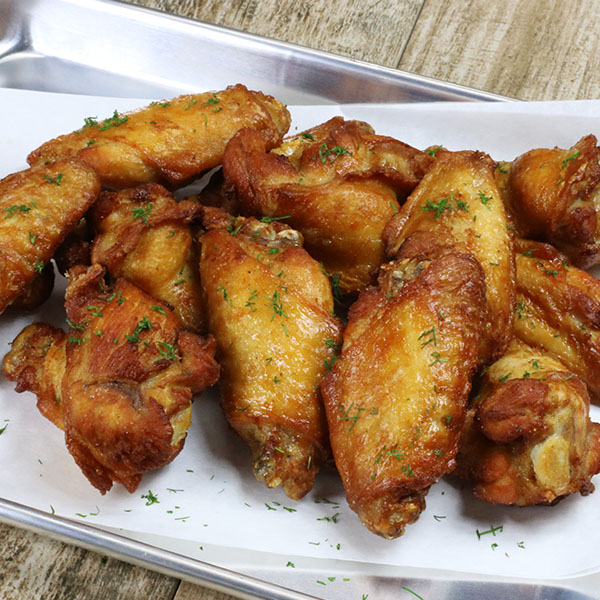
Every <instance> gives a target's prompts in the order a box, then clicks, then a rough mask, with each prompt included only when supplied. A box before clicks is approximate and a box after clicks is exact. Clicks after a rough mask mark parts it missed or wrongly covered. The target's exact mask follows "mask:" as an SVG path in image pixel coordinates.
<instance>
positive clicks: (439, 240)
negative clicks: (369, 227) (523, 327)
mask: <svg viewBox="0 0 600 600" xmlns="http://www.w3.org/2000/svg"><path fill="white" fill-rule="evenodd" d="M494 169H495V163H493V162H492V160H491V159H490V158H489V157H488V156H487V155H485V154H482V153H480V152H470V151H465V152H449V151H447V150H444V149H440V150H439V151H438V152H436V155H435V162H434V164H433V166H432V167H431V169H430V170H429V171H428V172H427V174H426V175H425V177H424V178H423V180H422V181H421V183H420V184H419V185H418V186H417V188H416V189H415V191H414V192H413V193H412V194H411V196H410V197H409V199H408V200H407V202H406V204H404V206H403V207H402V208H401V209H400V212H399V213H398V215H396V216H395V217H394V218H393V219H392V220H391V221H390V223H389V225H388V226H387V227H386V230H385V233H384V239H385V242H386V247H387V251H388V255H389V256H391V257H393V256H395V255H396V253H397V252H398V251H399V249H401V248H402V247H403V246H404V251H405V254H409V255H411V256H415V257H416V256H423V257H427V256H428V255H429V253H430V252H431V251H432V248H437V249H443V248H451V249H456V250H459V251H462V252H467V253H469V254H472V255H473V256H474V257H475V258H476V259H477V260H478V261H479V263H480V264H481V266H482V268H483V271H484V273H485V281H486V288H487V291H486V298H487V317H486V319H485V324H484V332H483V336H482V338H481V349H480V365H486V364H489V363H490V362H492V361H493V360H495V359H496V358H498V357H499V356H501V355H502V354H503V353H504V351H505V350H506V347H507V346H508V343H509V341H510V338H511V334H512V322H513V314H514V313H513V307H514V298H515V283H514V278H515V266H514V253H513V244H512V238H511V236H510V234H509V231H508V229H507V220H506V214H505V211H504V206H503V204H502V199H501V198H500V194H499V192H498V188H497V186H496V182H495V179H494ZM408 246H410V248H409V247H408ZM436 251H437V250H436Z"/></svg>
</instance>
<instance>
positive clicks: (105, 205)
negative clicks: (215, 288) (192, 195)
mask: <svg viewBox="0 0 600 600" xmlns="http://www.w3.org/2000/svg"><path fill="white" fill-rule="evenodd" d="M201 215H202V206H201V205H200V204H198V203H197V202H195V201H192V200H182V201H180V202H177V201H176V200H175V198H174V197H173V196H172V195H171V194H170V193H169V192H168V191H167V190H166V189H165V188H163V187H162V186H160V185H158V184H147V185H145V186H141V187H139V188H135V189H130V190H122V191H120V192H104V193H102V194H101V195H100V199H99V200H98V202H97V203H96V205H95V206H94V228H95V230H96V233H97V235H96V238H95V239H94V243H93V247H92V262H94V263H100V264H103V265H105V266H106V267H107V269H108V271H109V273H110V274H111V275H112V276H113V277H124V278H125V279H127V280H128V281H131V282H132V283H134V284H135V285H137V286H138V287H140V288H141V289H142V290H144V291H145V292H146V293H148V294H150V295H151V296H153V297H154V298H156V299H158V300H161V301H162V302H165V303H166V304H168V305H169V306H170V307H171V308H172V309H173V310H174V312H175V315H176V316H177V318H178V320H179V323H180V324H181V326H182V327H183V328H184V329H190V330H192V331H201V330H203V329H204V318H203V310H202V302H201V289H200V273H199V272H198V252H197V249H196V244H195V242H194V236H193V232H192V227H191V222H192V221H193V220H194V219H196V218H200V217H201Z"/></svg>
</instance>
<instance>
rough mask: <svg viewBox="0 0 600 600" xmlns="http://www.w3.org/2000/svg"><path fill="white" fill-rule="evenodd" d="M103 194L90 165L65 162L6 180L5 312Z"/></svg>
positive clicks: (1, 185)
mask: <svg viewBox="0 0 600 600" xmlns="http://www.w3.org/2000/svg"><path fill="white" fill-rule="evenodd" d="M99 192H100V184H99V181H98V178H97V177H96V175H95V174H94V172H93V171H92V169H90V168H89V167H87V166H86V165H84V164H83V163H80V162H77V161H74V160H62V161H59V162H56V163H54V164H53V165H51V166H48V167H33V168H31V169H27V170H25V171H21V172H19V173H14V174H13V175H9V176H8V177H5V178H4V179H3V180H2V181H0V313H2V312H3V311H4V309H5V308H6V307H7V306H8V305H9V304H11V303H12V302H14V301H15V299H16V298H17V297H18V296H21V295H22V294H24V293H25V292H29V291H30V289H31V288H30V286H31V285H35V284H34V283H33V281H34V279H35V278H36V276H37V275H39V274H40V273H43V271H45V270H46V269H47V268H49V267H47V266H46V265H47V263H48V261H49V260H50V259H51V258H52V255H53V254H54V251H55V250H56V248H57V247H58V246H59V245H60V243H61V242H62V241H63V239H64V238H65V236H66V235H67V233H68V232H69V230H70V229H72V228H73V227H75V226H76V224H77V223H78V221H79V219H81V216H82V215H83V214H84V213H85V211H86V210H87V209H88V207H89V206H90V205H91V204H92V202H94V200H95V199H96V197H97V196H98V193H99Z"/></svg>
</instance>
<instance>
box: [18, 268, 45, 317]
mask: <svg viewBox="0 0 600 600" xmlns="http://www.w3.org/2000/svg"><path fill="white" fill-rule="evenodd" d="M53 289H54V269H53V268H52V265H51V264H50V265H48V268H44V270H43V271H42V272H41V273H38V274H36V276H35V277H34V278H33V279H32V280H31V282H30V283H29V285H27V287H26V288H25V289H24V290H23V292H22V293H21V294H20V295H19V296H17V297H16V298H15V299H14V300H13V301H12V302H11V303H10V305H9V308H17V309H23V310H34V309H36V308H37V307H38V306H41V305H42V304H43V303H44V302H46V300H48V298H49V297H50V294H52V290H53Z"/></svg>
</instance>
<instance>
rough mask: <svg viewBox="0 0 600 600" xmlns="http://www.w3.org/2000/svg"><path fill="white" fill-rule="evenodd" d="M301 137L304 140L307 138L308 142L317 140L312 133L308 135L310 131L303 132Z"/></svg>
mask: <svg viewBox="0 0 600 600" xmlns="http://www.w3.org/2000/svg"><path fill="white" fill-rule="evenodd" d="M300 135H301V136H302V137H303V138H306V139H307V140H311V141H313V142H314V141H315V138H314V136H313V134H312V133H308V131H303V132H302V133H301V134H300Z"/></svg>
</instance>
